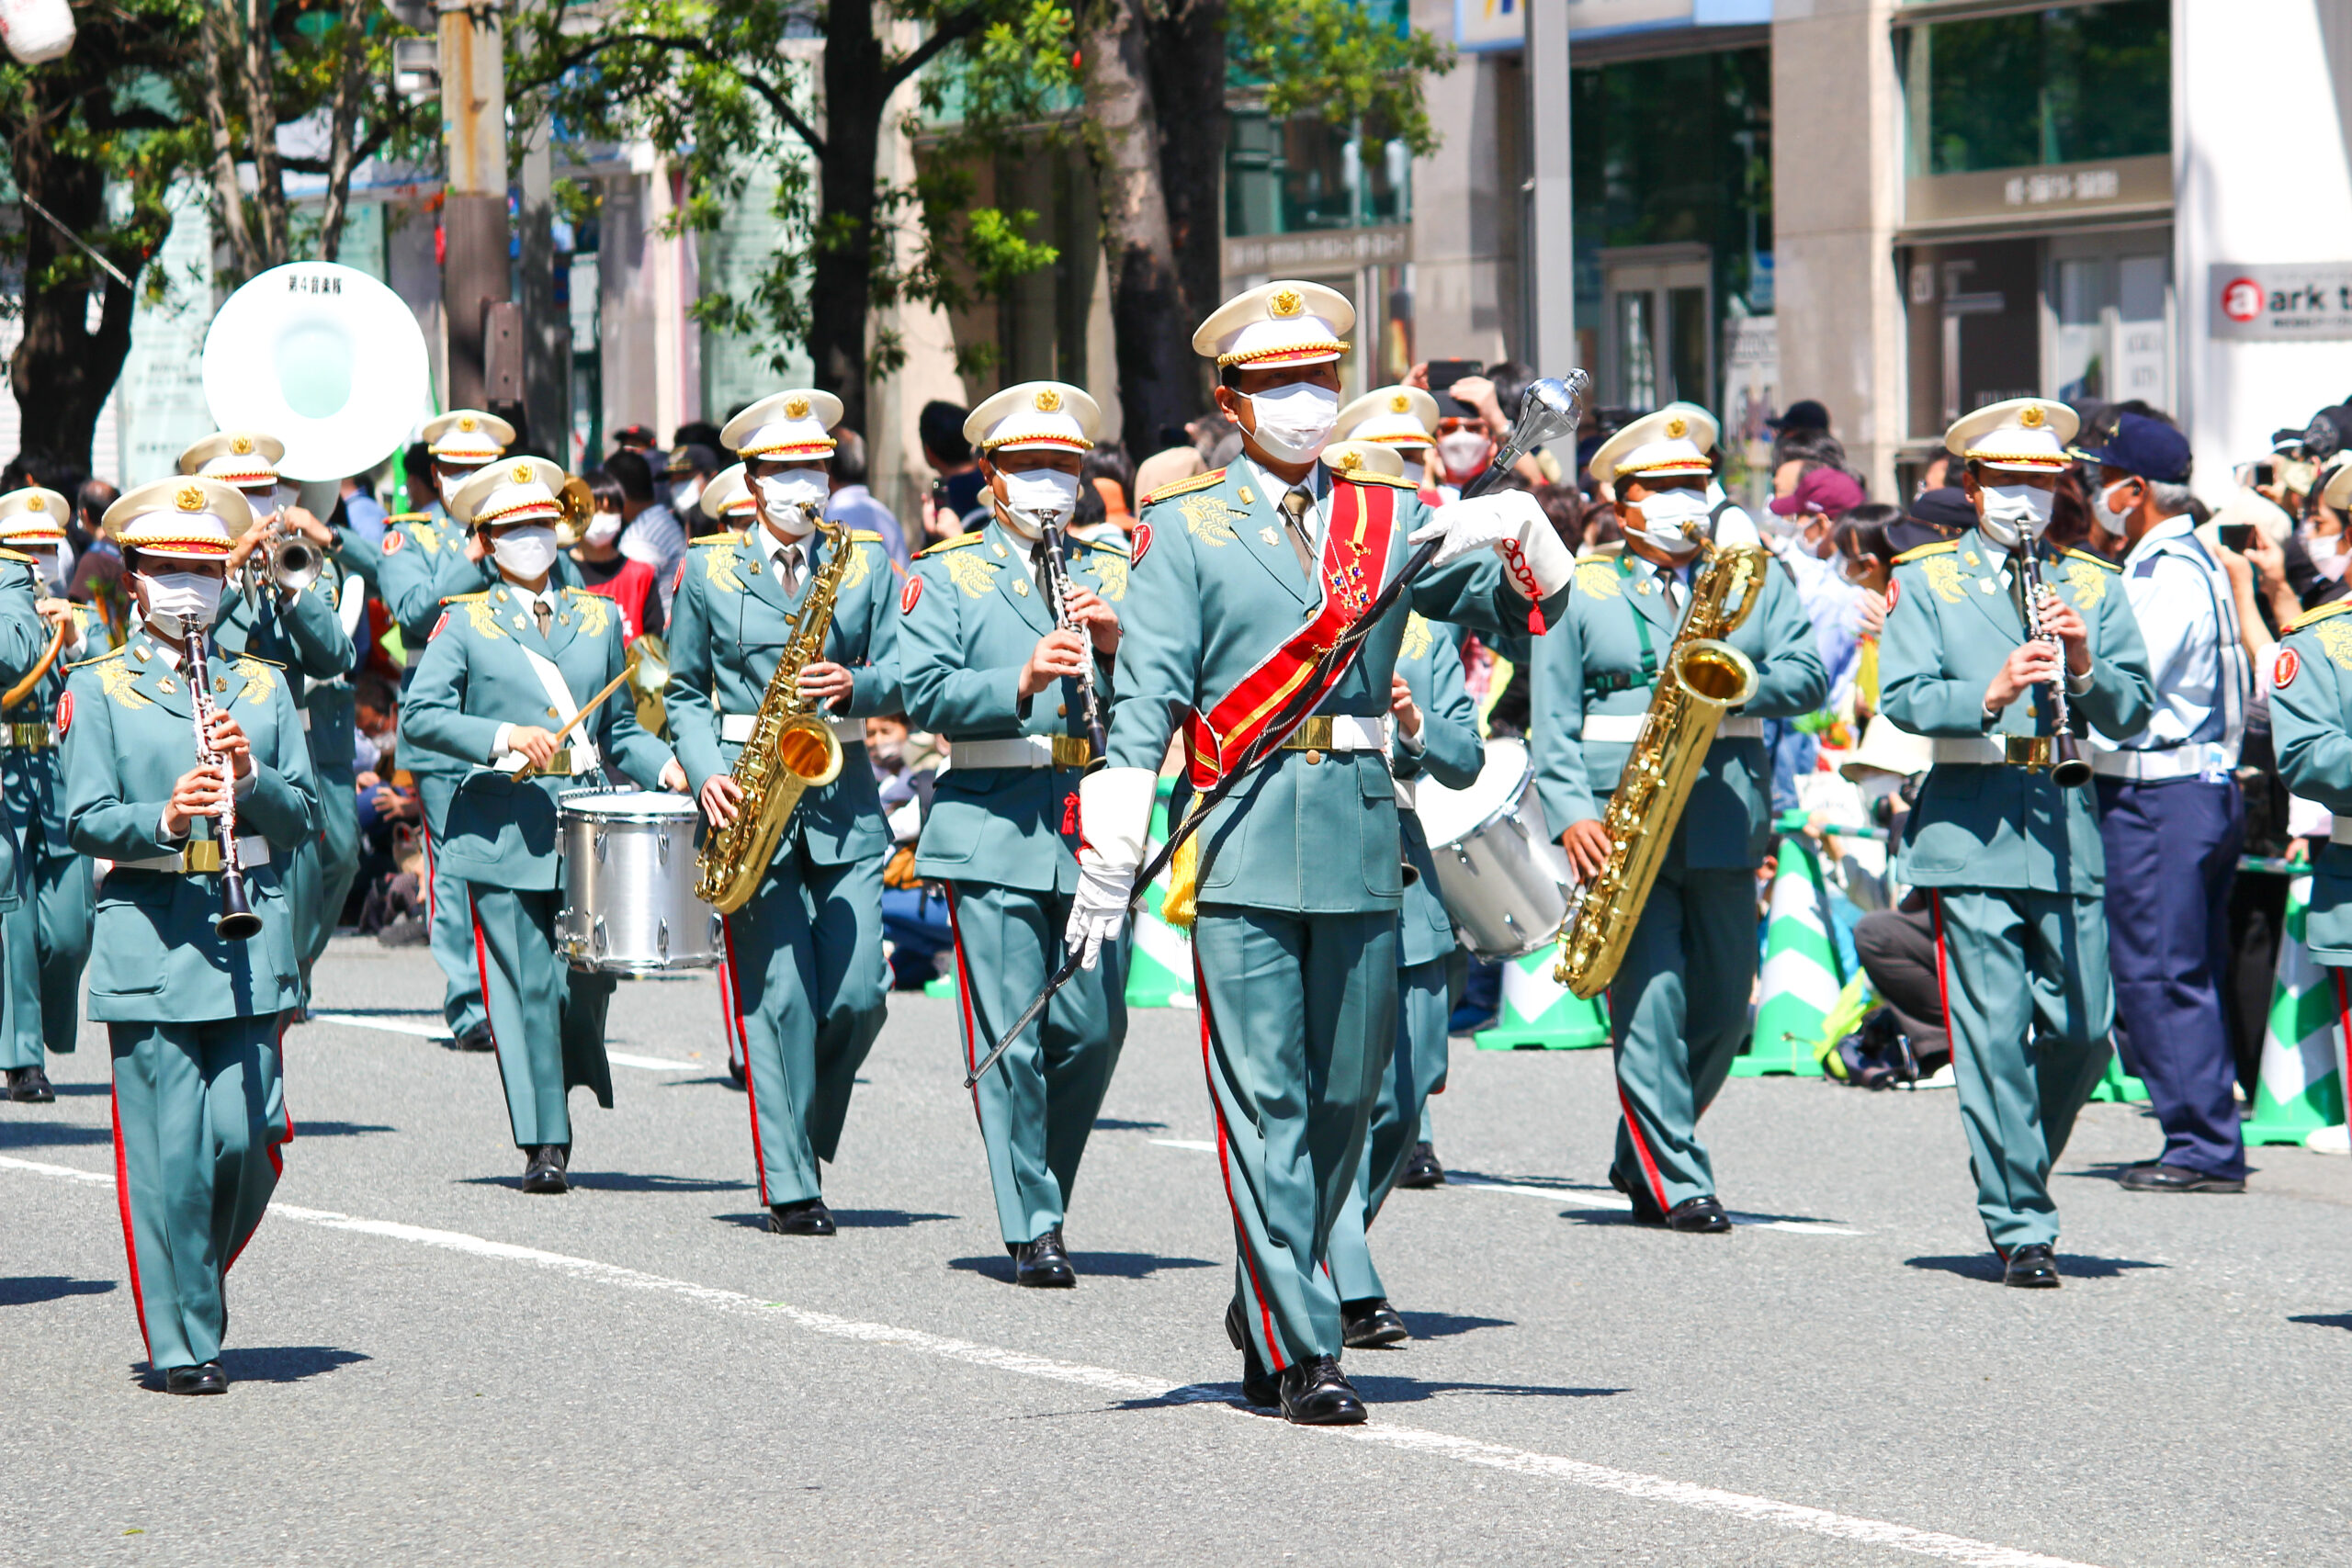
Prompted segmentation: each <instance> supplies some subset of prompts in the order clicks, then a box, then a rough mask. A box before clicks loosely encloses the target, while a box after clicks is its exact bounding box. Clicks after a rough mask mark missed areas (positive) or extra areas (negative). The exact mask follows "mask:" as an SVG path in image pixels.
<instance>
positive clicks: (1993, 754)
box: [1929, 735, 2009, 768]
mask: <svg viewBox="0 0 2352 1568" xmlns="http://www.w3.org/2000/svg"><path fill="white" fill-rule="evenodd" d="M1929 744H1930V747H1931V749H1932V755H1933V756H1934V758H1935V760H1936V765H1937V766H1938V767H1942V766H1943V765H1944V764H1946V763H1948V762H1959V763H1963V764H1973V765H1975V766H1977V767H1985V768H1997V767H2000V766H2002V765H2003V764H2004V763H2006V762H2007V761H2008V760H2009V750H2008V748H2007V746H2005V745H2004V744H2002V743H2001V742H2000V741H1998V740H1995V739H1978V738H1977V737H1974V736H1966V735H1962V736H1938V737H1937V738H1936V739H1934V740H1933V741H1931V742H1930V743H1929Z"/></svg>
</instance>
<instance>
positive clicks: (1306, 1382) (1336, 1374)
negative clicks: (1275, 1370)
mask: <svg viewBox="0 0 2352 1568" xmlns="http://www.w3.org/2000/svg"><path fill="white" fill-rule="evenodd" d="M1283 1416H1286V1417H1288V1418H1289V1420H1290V1422H1291V1424H1292V1425H1293V1426H1296V1427H1353V1426H1357V1425H1359V1424H1361V1423H1362V1422H1363V1400H1361V1399H1358V1398H1357V1397H1356V1391H1355V1388H1354V1387H1353V1385H1351V1383H1350V1382H1348V1380H1347V1378H1346V1377H1345V1376H1344V1375H1342V1374H1341V1372H1340V1359H1339V1358H1338V1357H1336V1356H1317V1357H1316V1358H1315V1359H1313V1360H1311V1361H1301V1362H1299V1363H1298V1364H1297V1365H1295V1366H1294V1367H1291V1368H1289V1369H1288V1370H1287V1371H1284V1372H1283Z"/></svg>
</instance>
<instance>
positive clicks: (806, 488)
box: [756, 468, 832, 539]
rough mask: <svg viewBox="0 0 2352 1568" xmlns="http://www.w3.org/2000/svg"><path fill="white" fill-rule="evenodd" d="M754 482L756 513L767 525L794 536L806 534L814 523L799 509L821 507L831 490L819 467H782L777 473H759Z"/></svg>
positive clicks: (812, 529) (811, 530)
mask: <svg viewBox="0 0 2352 1568" xmlns="http://www.w3.org/2000/svg"><path fill="white" fill-rule="evenodd" d="M756 483H757V484H758V486H759V491H760V515H761V516H762V517H763V518H765V519H767V523H768V525H769V526H770V527H772V528H774V529H775V530H776V531H777V532H778V533H781V534H784V535H786V536H788V537H791V538H795V539H802V538H806V537H808V536H809V534H810V533H811V532H813V531H814V530H815V528H816V526H817V525H816V524H814V523H812V522H810V521H809V518H808V517H807V516H806V515H804V514H803V513H802V512H801V510H800V509H801V508H802V507H803V506H813V507H817V508H819V509H820V510H822V509H823V507H824V504H825V498H826V497H827V496H828V495H830V494H831V493H832V489H831V486H830V485H828V484H827V483H826V482H825V470H824V469H822V468H786V469H785V470H784V472H782V473H780V474H766V475H763V476H762V477H761V478H760V479H758V480H757V481H756Z"/></svg>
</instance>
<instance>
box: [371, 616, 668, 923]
mask: <svg viewBox="0 0 2352 1568" xmlns="http://www.w3.org/2000/svg"><path fill="white" fill-rule="evenodd" d="M562 599H563V601H564V603H563V606H562V608H561V609H560V610H559V611H558V612H557V615H556V617H555V621H554V626H553V630H552V635H551V637H548V638H544V639H543V638H542V637H540V636H539V633H538V628H537V625H536V624H535V622H534V619H533V617H532V615H531V614H530V612H529V611H528V610H527V609H526V608H525V607H524V601H523V596H522V594H521V593H520V592H517V591H516V590H514V589H512V588H509V587H507V586H505V585H503V584H502V585H501V586H499V587H497V588H493V589H492V590H491V591H490V592H487V593H481V594H472V595H469V596H468V597H466V598H463V599H459V600H457V601H455V602H453V603H452V604H450V605H449V606H448V609H447V614H446V616H445V619H444V620H443V623H442V626H441V629H440V630H439V631H438V632H436V633H435V635H434V637H433V640H432V641H431V642H430V643H429V644H428V645H427V646H426V648H425V651H424V661H423V662H422V663H420V664H419V665H418V666H417V667H416V676H415V679H414V681H413V682H412V683H411V685H410V687H409V696H408V705H407V707H406V708H405V709H404V710H403V711H402V713H401V734H402V735H403V736H404V737H406V738H407V739H412V740H414V741H415V742H416V744H417V745H419V746H423V747H428V748H430V749H432V750H436V751H439V752H442V753H443V754H445V755H447V756H449V757H453V758H456V759H458V761H459V762H460V764H463V765H465V767H466V772H465V775H464V777H463V778H462V779H460V780H459V781H458V791H457V795H456V796H455V798H454V799H453V800H452V801H451V802H450V805H449V817H448V829H449V830H448V835H447V838H446V839H445V840H443V842H442V843H441V845H440V846H439V852H440V855H441V860H442V863H443V864H445V865H446V866H447V868H448V870H449V872H450V874H453V875H455V876H458V877H459V878H462V879H463V880H465V881H468V882H478V883H481V884H483V885H485V886H492V887H512V888H522V889H531V890H537V891H546V890H548V889H552V888H554V887H555V886H557V885H558V865H559V863H560V853H561V840H560V836H559V835H558V833H557V830H556V829H557V807H556V800H557V797H558V796H559V795H562V794H563V793H564V792H566V791H567V790H574V789H582V788H588V787H593V786H594V784H595V779H594V777H593V776H590V775H587V774H581V775H578V776H559V775H548V774H541V775H537V776H536V777H533V778H530V779H526V780H522V781H520V782H517V781H516V779H515V775H514V773H512V772H511V771H502V770H500V769H499V768H498V767H496V766H494V765H493V761H494V760H493V759H492V755H491V751H492V747H493V746H494V745H495V744H496V743H497V739H498V731H499V727H500V726H501V725H502V724H509V723H511V724H515V725H532V726H537V727H538V728H543V729H547V730H550V731H552V730H554V729H556V728H559V727H560V723H561V721H560V719H557V718H555V717H552V716H549V713H548V707H549V704H548V690H547V688H546V687H545V686H543V685H542V684H540V682H539V678H538V676H537V674H535V673H534V672H533V666H532V664H531V659H530V656H531V655H533V654H536V655H537V656H538V657H540V658H542V659H546V660H551V661H552V662H553V663H554V664H555V666H556V668H557V669H558V670H560V671H561V672H562V675H563V681H564V684H565V686H566V687H567V688H568V689H569V690H570V692H571V695H572V700H573V701H574V702H578V701H580V700H582V698H585V697H587V696H590V695H592V694H594V693H595V692H597V691H599V690H601V689H602V688H603V687H604V685H605V682H609V681H610V680H612V679H613V677H615V676H616V675H618V674H619V673H620V672H621V668H622V665H623V663H624V662H625V660H626V656H625V655H624V653H623V651H622V649H621V624H620V616H619V615H617V614H616V613H615V611H614V610H613V607H612V604H611V602H610V601H609V600H605V599H601V598H598V597H597V596H596V595H595V594H594V593H591V592H588V591H587V590H585V589H581V588H571V589H566V590H564V591H563V593H562ZM587 741H593V742H594V745H595V747H596V750H597V751H598V753H599V755H600V756H602V757H603V758H604V759H605V761H608V762H610V763H611V764H612V765H614V766H616V767H617V768H618V769H619V770H620V771H621V772H622V773H626V774H627V775H628V777H629V778H631V779H634V780H635V781H636V782H637V783H638V784H640V785H642V786H643V787H645V788H647V789H653V788H656V787H657V786H658V783H659V780H660V777H661V773H662V764H664V763H665V762H667V761H669V760H670V750H669V748H668V747H666V746H664V745H662V742H661V741H659V740H657V739H654V738H653V737H652V736H650V735H648V734H647V733H646V732H645V731H644V730H643V729H641V728H639V726H638V722H637V712H636V709H635V708H634V707H633V706H632V705H630V703H629V701H628V694H627V692H626V691H621V692H616V693H614V694H612V695H611V696H608V697H606V698H605V701H604V703H603V704H602V705H600V706H599V707H598V708H597V709H596V711H595V712H594V713H593V714H591V715H589V716H587V717H586V718H584V719H582V721H581V723H580V726H579V728H576V729H574V730H573V731H572V732H571V735H569V736H566V737H565V738H564V743H565V744H566V745H567V746H571V745H575V744H580V743H584V742H587Z"/></svg>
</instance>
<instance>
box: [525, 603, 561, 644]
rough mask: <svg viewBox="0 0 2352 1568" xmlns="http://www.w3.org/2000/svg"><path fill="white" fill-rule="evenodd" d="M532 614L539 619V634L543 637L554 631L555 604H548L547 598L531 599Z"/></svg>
mask: <svg viewBox="0 0 2352 1568" xmlns="http://www.w3.org/2000/svg"><path fill="white" fill-rule="evenodd" d="M531 614H532V615H534V616H536V617H537V620H538V623H539V635H540V636H541V637H546V636H548V634H549V633H550V632H551V631H553V629H554V627H555V606H554V605H552V604H548V602H547V601H546V600H545V599H534V600H532V601H531Z"/></svg>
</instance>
